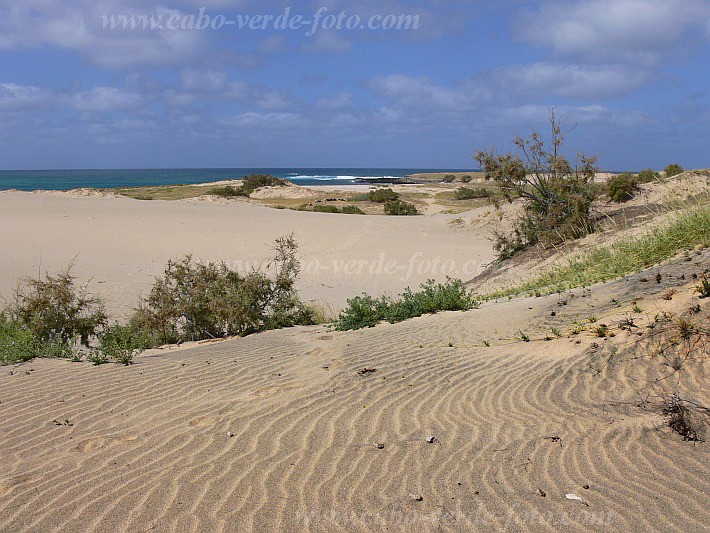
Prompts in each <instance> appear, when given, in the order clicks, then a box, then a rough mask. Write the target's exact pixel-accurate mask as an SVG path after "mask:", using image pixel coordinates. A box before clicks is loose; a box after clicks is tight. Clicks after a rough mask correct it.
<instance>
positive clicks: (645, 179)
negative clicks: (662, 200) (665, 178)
mask: <svg viewBox="0 0 710 533" xmlns="http://www.w3.org/2000/svg"><path fill="white" fill-rule="evenodd" d="M637 178H638V182H639V183H652V182H657V181H660V179H661V175H660V174H659V173H658V172H656V171H655V170H653V169H651V168H646V169H644V170H642V171H641V172H639V173H638V175H637Z"/></svg>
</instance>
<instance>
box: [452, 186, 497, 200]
mask: <svg viewBox="0 0 710 533" xmlns="http://www.w3.org/2000/svg"><path fill="white" fill-rule="evenodd" d="M490 197H491V191H489V190H488V189H484V188H483V187H478V188H475V189H472V188H470V187H459V188H458V189H456V192H455V193H454V198H455V199H456V200H474V199H478V198H490Z"/></svg>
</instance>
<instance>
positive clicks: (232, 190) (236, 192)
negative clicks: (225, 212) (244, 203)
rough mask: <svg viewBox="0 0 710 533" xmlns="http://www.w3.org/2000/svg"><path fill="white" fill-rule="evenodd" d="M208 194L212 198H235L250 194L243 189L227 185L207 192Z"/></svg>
mask: <svg viewBox="0 0 710 533" xmlns="http://www.w3.org/2000/svg"><path fill="white" fill-rule="evenodd" d="M207 194H210V195H212V196H219V197H221V198H233V197H235V196H247V197H248V196H249V192H247V191H246V190H244V188H243V187H232V186H230V185H227V186H225V187H212V188H211V189H209V190H208V191H207Z"/></svg>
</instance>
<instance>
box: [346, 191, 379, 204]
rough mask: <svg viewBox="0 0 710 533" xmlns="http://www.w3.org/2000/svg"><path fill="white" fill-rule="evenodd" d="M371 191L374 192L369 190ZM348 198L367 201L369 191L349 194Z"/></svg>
mask: <svg viewBox="0 0 710 533" xmlns="http://www.w3.org/2000/svg"><path fill="white" fill-rule="evenodd" d="M371 192H374V191H371ZM349 200H350V201H351V202H369V201H370V193H368V192H357V193H355V194H351V195H350V198H349Z"/></svg>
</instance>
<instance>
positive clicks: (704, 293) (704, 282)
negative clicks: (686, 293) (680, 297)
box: [695, 274, 710, 298]
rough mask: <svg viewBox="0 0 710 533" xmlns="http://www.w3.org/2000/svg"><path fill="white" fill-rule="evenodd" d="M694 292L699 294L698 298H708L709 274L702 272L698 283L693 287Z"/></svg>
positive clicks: (709, 291)
mask: <svg viewBox="0 0 710 533" xmlns="http://www.w3.org/2000/svg"><path fill="white" fill-rule="evenodd" d="M695 292H697V293H698V294H699V295H700V298H710V276H708V275H707V274H703V277H702V278H700V285H698V286H697V287H695Z"/></svg>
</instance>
